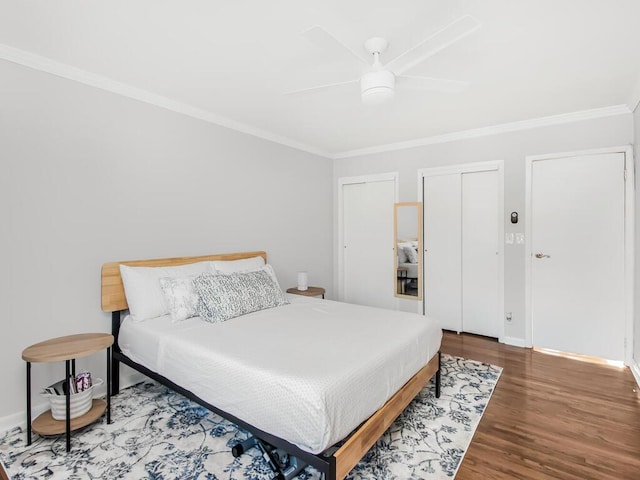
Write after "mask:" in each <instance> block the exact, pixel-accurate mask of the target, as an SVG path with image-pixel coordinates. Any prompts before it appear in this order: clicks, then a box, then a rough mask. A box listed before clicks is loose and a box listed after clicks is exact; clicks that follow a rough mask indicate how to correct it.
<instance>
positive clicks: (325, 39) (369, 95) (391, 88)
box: [286, 15, 480, 104]
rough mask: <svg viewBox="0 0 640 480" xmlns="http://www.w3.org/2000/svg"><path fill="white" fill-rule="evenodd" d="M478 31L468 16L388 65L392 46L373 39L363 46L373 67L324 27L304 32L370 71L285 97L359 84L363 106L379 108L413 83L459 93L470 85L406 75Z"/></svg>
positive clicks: (300, 90) (461, 82)
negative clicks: (383, 59) (398, 87)
mask: <svg viewBox="0 0 640 480" xmlns="http://www.w3.org/2000/svg"><path fill="white" fill-rule="evenodd" d="M478 28H480V23H479V22H478V21H477V20H476V19H475V18H473V17H471V16H470V15H465V16H463V17H461V18H459V19H457V20H455V21H454V22H451V23H450V24H448V25H446V26H445V27H443V28H441V29H440V30H438V31H437V32H435V33H434V34H432V35H431V36H429V37H427V38H426V39H424V40H423V41H421V42H420V43H418V44H416V45H414V46H413V47H411V48H410V49H409V50H407V51H405V52H404V53H402V54H400V55H398V56H397V57H396V58H394V59H393V60H391V61H389V62H388V63H386V64H383V63H382V62H381V61H380V56H381V55H382V54H383V53H384V52H385V50H386V49H387V47H388V46H389V42H388V41H387V40H386V39H384V38H380V37H373V38H370V39H369V40H367V41H366V42H364V48H365V50H366V51H367V52H369V54H371V55H372V56H373V63H371V58H370V57H369V58H367V57H364V56H362V55H360V54H359V53H357V52H355V51H353V50H351V49H350V48H349V47H348V46H347V45H345V44H344V43H342V42H341V41H339V40H338V39H336V38H335V37H334V36H333V35H331V34H330V33H329V32H327V31H326V30H324V29H323V28H322V27H319V26H316V27H312V28H310V29H309V30H307V31H305V32H303V33H302V35H303V36H304V37H306V38H307V39H309V40H310V41H311V42H313V43H315V44H317V45H319V46H320V47H322V48H324V49H326V50H329V51H333V52H334V53H336V54H337V53H340V52H338V50H340V51H342V52H344V51H345V50H346V51H348V52H349V53H350V54H351V55H353V56H354V57H356V58H357V59H358V60H359V61H361V62H363V63H364V64H365V65H366V66H367V68H365V70H364V71H363V73H362V75H361V76H360V78H355V79H351V80H347V81H344V82H337V83H330V84H326V85H317V86H314V87H309V88H302V89H299V90H294V91H291V92H287V93H286V94H287V95H297V94H304V93H311V92H315V91H320V90H326V89H329V88H334V87H340V86H344V85H350V84H354V83H358V82H359V83H360V95H361V98H362V102H363V103H365V104H379V103H383V102H386V101H389V100H391V99H392V98H393V96H394V94H395V88H396V83H402V84H404V83H411V86H412V87H416V88H421V89H425V90H431V91H438V92H451V93H455V92H460V91H462V90H464V89H465V88H467V87H468V86H469V83H468V82H463V81H459V80H447V79H441V78H431V77H423V76H415V75H405V72H406V71H408V70H410V69H411V68H413V67H415V66H416V65H418V64H419V63H421V62H423V61H425V60H426V59H428V58H429V57H431V56H433V55H435V54H436V53H438V52H440V51H441V50H444V49H445V48H447V47H448V46H450V45H452V44H453V43H455V42H457V41H458V40H461V39H462V38H464V37H466V36H468V35H470V34H472V33H473V32H475V31H476V30H477V29H478Z"/></svg>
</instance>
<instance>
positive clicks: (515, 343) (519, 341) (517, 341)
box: [500, 337, 525, 348]
mask: <svg viewBox="0 0 640 480" xmlns="http://www.w3.org/2000/svg"><path fill="white" fill-rule="evenodd" d="M500 343H504V344H505V345H511V346H512V347H522V348H524V345H525V344H524V338H518V337H502V338H501V339H500Z"/></svg>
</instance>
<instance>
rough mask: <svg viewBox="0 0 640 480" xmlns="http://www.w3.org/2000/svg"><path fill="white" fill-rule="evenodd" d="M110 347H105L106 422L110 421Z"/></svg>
mask: <svg viewBox="0 0 640 480" xmlns="http://www.w3.org/2000/svg"><path fill="white" fill-rule="evenodd" d="M111 375H112V372H111V347H108V348H107V424H109V423H111Z"/></svg>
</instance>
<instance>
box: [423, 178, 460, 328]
mask: <svg viewBox="0 0 640 480" xmlns="http://www.w3.org/2000/svg"><path fill="white" fill-rule="evenodd" d="M423 182H424V204H423V208H424V247H425V250H426V252H425V257H424V258H425V261H424V286H425V290H424V297H425V314H426V315H427V316H428V317H429V318H430V319H432V320H434V321H436V322H437V323H438V325H439V326H440V327H441V328H445V329H447V330H454V331H456V332H460V331H462V277H461V271H462V257H461V255H460V251H461V248H462V243H461V242H462V220H461V211H462V203H461V197H462V195H461V188H462V185H461V176H460V174H459V173H455V174H450V175H438V176H428V177H424V179H423Z"/></svg>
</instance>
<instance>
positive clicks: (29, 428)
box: [27, 362, 31, 445]
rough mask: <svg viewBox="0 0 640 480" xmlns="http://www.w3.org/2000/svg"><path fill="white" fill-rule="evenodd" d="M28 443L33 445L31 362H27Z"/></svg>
mask: <svg viewBox="0 0 640 480" xmlns="http://www.w3.org/2000/svg"><path fill="white" fill-rule="evenodd" d="M27 445H31V362H27Z"/></svg>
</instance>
